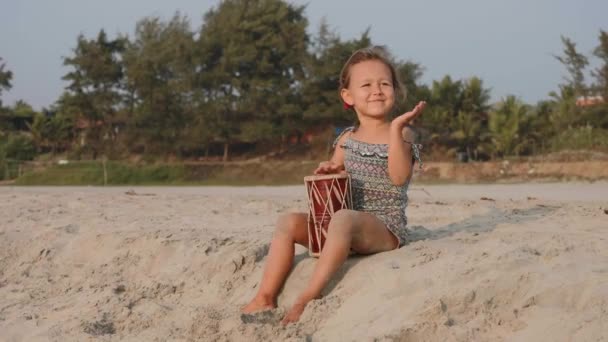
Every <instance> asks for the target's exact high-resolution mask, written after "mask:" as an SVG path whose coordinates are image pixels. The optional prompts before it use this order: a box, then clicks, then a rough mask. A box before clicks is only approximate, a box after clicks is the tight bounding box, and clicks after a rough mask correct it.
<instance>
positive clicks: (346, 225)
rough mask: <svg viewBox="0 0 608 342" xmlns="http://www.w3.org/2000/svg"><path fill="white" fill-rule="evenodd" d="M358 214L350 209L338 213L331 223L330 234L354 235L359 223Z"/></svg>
mask: <svg viewBox="0 0 608 342" xmlns="http://www.w3.org/2000/svg"><path fill="white" fill-rule="evenodd" d="M357 215H358V212H357V211H355V210H350V209H342V210H340V211H338V212H336V213H335V214H334V215H333V216H332V218H331V221H330V222H329V227H328V233H329V234H331V233H332V232H334V233H339V234H349V235H352V234H353V231H354V229H355V225H356V223H357Z"/></svg>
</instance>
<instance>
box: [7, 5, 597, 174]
mask: <svg viewBox="0 0 608 342" xmlns="http://www.w3.org/2000/svg"><path fill="white" fill-rule="evenodd" d="M203 19H204V20H203V24H202V25H201V27H200V28H197V29H195V30H192V29H191V27H190V21H189V19H188V18H187V17H186V16H182V15H180V14H179V12H178V13H176V14H175V15H174V16H173V17H172V18H171V19H169V20H168V21H163V20H161V19H160V18H156V17H149V18H143V19H142V20H140V21H138V22H137V24H136V27H135V34H134V36H133V37H131V38H129V37H127V36H123V35H118V36H117V37H115V38H109V37H108V36H107V35H106V33H105V31H104V30H100V31H99V33H98V34H97V35H96V37H94V38H92V39H89V38H85V37H84V36H82V35H80V36H78V38H77V41H76V47H75V48H74V49H73V50H72V51H71V52H70V53H69V56H68V57H66V58H65V59H64V65H65V66H67V67H68V68H69V72H68V73H67V74H66V75H65V76H64V78H63V79H64V80H66V81H67V82H68V86H67V87H66V90H65V92H64V93H63V94H62V95H61V97H60V98H59V99H58V100H57V102H56V103H55V104H54V105H53V106H52V108H51V109H49V110H43V114H42V113H36V111H34V110H33V108H32V107H31V106H29V105H28V104H27V103H25V102H23V101H18V102H17V103H16V104H15V105H14V106H13V107H12V108H5V107H2V103H1V102H0V134H3V133H4V132H10V133H11V134H8V135H7V134H4V135H3V136H2V138H1V139H0V140H1V143H0V158H3V159H0V161H1V160H7V158H14V157H15V156H20V158H31V155H32V153H33V152H32V147H33V148H34V151H35V152H36V153H39V154H41V153H46V154H48V155H49V156H50V158H52V157H53V156H55V155H56V154H57V153H63V152H66V155H67V156H68V157H69V158H70V159H72V158H75V159H88V158H93V159H95V158H96V157H97V156H99V155H104V156H105V157H108V156H110V159H121V158H125V157H129V156H131V155H132V154H139V155H140V157H141V158H143V160H149V161H160V160H165V161H167V160H174V159H175V158H178V159H179V158H183V157H193V158H198V157H201V155H204V156H207V155H209V154H210V155H211V157H213V158H219V156H220V154H221V153H223V158H224V160H227V159H228V157H229V156H231V155H232V153H234V152H233V151H232V150H231V149H235V148H242V150H240V152H239V153H240V154H241V156H244V155H245V153H250V152H244V151H255V153H260V151H262V150H264V148H266V147H267V146H271V148H273V149H275V151H272V152H283V151H287V150H288V147H287V146H285V144H284V143H285V142H288V141H300V138H301V137H302V136H304V134H309V133H310V132H318V131H321V130H324V129H328V128H331V127H337V126H338V127H339V126H346V125H351V124H354V123H355V122H356V115H355V114H354V113H353V112H352V111H351V110H344V109H343V108H342V103H341V100H340V96H339V90H338V86H339V80H338V77H339V74H340V71H341V68H342V66H343V63H344V62H345V61H346V59H347V58H348V57H349V56H350V55H351V53H352V52H353V51H354V50H357V49H360V48H363V47H368V46H371V45H373V44H372V40H371V38H370V30H369V29H367V30H364V31H363V32H362V33H361V35H360V36H358V37H356V38H354V39H351V40H343V39H341V38H340V37H339V36H338V35H337V34H336V33H335V32H334V31H333V30H332V29H331V27H330V25H329V24H328V23H327V22H326V21H325V20H323V21H322V22H321V24H320V26H319V28H318V31H317V32H316V33H315V34H314V35H311V36H309V35H308V34H307V26H308V20H307V19H306V17H305V16H304V6H297V5H293V4H291V3H289V2H287V1H284V0H226V1H221V2H219V3H218V5H217V6H216V7H214V8H212V9H211V10H209V11H208V12H207V13H205V14H204V18H203ZM562 42H563V45H564V46H563V50H562V51H561V52H560V55H559V56H555V58H556V59H557V60H559V61H560V62H561V63H562V64H563V65H564V67H565V70H566V72H567V77H566V78H565V82H563V84H559V85H558V86H557V88H556V91H555V92H552V93H551V94H550V96H549V98H548V99H546V100H543V101H541V102H539V103H538V104H537V105H536V106H529V105H526V104H524V103H522V102H521V101H519V100H517V99H516V98H514V97H507V98H506V99H505V100H504V101H503V102H501V103H499V104H497V105H496V106H494V108H492V107H491V106H490V103H489V101H490V89H489V88H486V87H485V85H484V82H483V80H481V79H480V78H478V77H471V78H468V79H453V78H452V77H450V75H446V76H445V77H443V78H441V79H438V80H434V81H432V83H431V84H430V85H425V84H421V83H420V78H421V77H422V75H423V72H424V67H423V66H422V64H420V63H417V62H414V61H409V60H408V61H402V60H399V59H397V58H392V59H393V61H394V63H395V66H396V70H397V73H398V74H399V76H400V77H401V79H402V81H403V83H404V85H405V88H406V93H407V97H406V99H405V101H404V102H402V103H401V102H398V103H397V106H396V108H395V113H393V114H396V113H403V112H405V111H408V110H410V109H411V108H412V107H413V106H414V105H415V104H416V103H417V102H418V101H421V100H425V101H427V103H428V106H427V109H426V110H425V113H424V114H423V115H422V116H421V117H420V118H419V119H418V120H417V121H418V122H416V123H415V124H416V126H417V129H418V132H419V133H420V136H421V140H422V143H423V144H425V151H429V150H430V151H434V152H435V155H442V156H443V158H445V156H446V155H447V156H450V155H451V154H453V153H455V152H460V153H462V152H464V153H466V154H467V155H468V157H469V159H473V160H479V159H485V158H489V157H506V156H511V155H526V154H534V153H545V152H552V151H554V150H558V149H562V148H572V147H573V146H577V147H580V148H591V149H597V148H599V149H603V148H604V146H605V144H604V143H605V131H606V130H608V105H606V104H604V105H601V104H599V105H595V106H590V107H581V106H577V104H576V100H577V99H579V97H580V96H587V95H589V96H596V95H600V96H603V97H604V99H607V98H608V34H607V33H606V32H605V31H601V30H600V34H599V45H598V46H597V47H596V48H595V49H594V50H593V55H594V56H595V57H597V58H598V59H599V61H600V65H599V66H598V67H597V68H596V69H594V70H591V75H592V76H593V83H592V84H588V83H586V80H585V75H586V69H585V68H586V67H587V66H588V65H589V61H588V59H587V57H586V56H585V55H583V54H581V53H580V52H579V51H577V49H576V44H575V43H574V42H573V41H571V40H570V39H568V38H565V37H562ZM1 62H2V60H1V59H0V95H1V94H2V91H6V90H8V89H10V88H11V86H12V84H11V81H12V77H13V75H12V72H10V71H9V70H6V68H5V64H3V63H1ZM26 124H27V128H29V132H28V134H29V135H28V136H23V135H17V134H13V133H14V132H15V131H18V130H21V131H24V130H25V127H26ZM330 130H331V131H332V132H333V129H330ZM9 137H10V138H9ZM2 139H3V140H2ZM9 140H10V144H9ZM330 140H331V139H330ZM319 141H320V140H317V141H314V142H313V144H312V147H310V148H311V149H314V148H315V146H314V144H319ZM568 142H570V143H571V144H570V145H572V146H569V144H568ZM322 144H323V145H325V142H322ZM243 146H245V147H243ZM300 147H302V146H300ZM321 149H323V148H321ZM49 152H50V153H49ZM265 152H268V151H267V150H266V151H265ZM9 155H10V156H11V157H9ZM5 164H6V162H5ZM110 164H112V163H109V164H108V165H110ZM84 165H86V164H83V167H82V169H83V170H86V169H87V168H86V167H85V166H84ZM95 165H97V164H95ZM66 167H67V166H66ZM69 167H74V166H69ZM69 167H67V168H64V169H62V168H59V167H58V168H57V170H59V171H57V172H58V173H60V171H61V170H63V171H66V170H71V169H70V168H69ZM110 167H111V169H112V172H114V173H115V177H114V178H115V179H119V180H121V181H125V182H135V183H137V182H140V180H138V179H139V178H137V177H141V181H142V182H146V181H148V180H152V181H155V180H158V181H161V180H162V179H165V178H163V177H165V176H166V177H168V178H166V179H178V178H179V176H176V175H175V174H173V173H172V172H174V171H170V170H166V169H161V168H159V169H154V171H152V170H148V171H145V172H147V173H146V174H145V175H140V176H137V177H135V179H130V178H128V177H127V176H126V175H127V174H129V175H131V174H137V172H139V171H133V170H131V169H128V171H124V169H122V168H123V166H121V165H112V166H110ZM124 167H127V166H124ZM128 167H130V166H128ZM143 169H146V168H142V170H143ZM52 170H55V169H54V168H53V169H52ZM90 170H93V169H90ZM95 170H97V169H95ZM121 170H123V171H121ZM171 170H173V169H171ZM0 171H1V170H0ZM224 171H226V170H224ZM52 172H55V171H52ZM70 172H72V171H70ZM87 172H88V173H87ZM142 172H144V171H142ZM78 174H80V175H81V176H78V177H81V178H78V177H76V176H75V177H74V179H72V180H73V181H76V182H82V183H86V182H98V181H99V177H100V176H99V175H100V174H99V171H98V170H97V171H86V172H84V171H83V172H79V173H78ZM85 174H88V176H87V175H85ZM121 175H122V176H121ZM66 177H68V178H69V176H66ZM129 177H130V176H129ZM218 179H219V178H218ZM216 180H217V179H216ZM65 181H66V182H67V181H68V179H66V180H65ZM95 184H99V183H95Z"/></svg>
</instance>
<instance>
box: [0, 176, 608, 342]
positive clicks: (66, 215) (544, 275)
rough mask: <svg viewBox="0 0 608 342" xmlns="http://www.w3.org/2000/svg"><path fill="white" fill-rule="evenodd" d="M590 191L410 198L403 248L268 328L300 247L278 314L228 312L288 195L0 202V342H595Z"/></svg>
mask: <svg viewBox="0 0 608 342" xmlns="http://www.w3.org/2000/svg"><path fill="white" fill-rule="evenodd" d="M548 188H550V191H549V190H547V189H548ZM575 192H576V193H577V194H578V195H577V196H578V197H577V198H576V200H575V201H566V199H568V198H572V197H571V196H569V194H572V193H575ZM602 193H603V194H606V193H608V184H606V183H595V184H556V185H554V186H551V185H547V184H543V185H504V186H502V187H495V186H494V187H484V186H461V187H457V188H453V187H450V186H436V187H431V186H428V187H424V189H422V188H418V189H416V188H414V189H412V191H411V192H410V195H411V201H410V203H411V204H410V207H409V209H408V215H409V217H410V223H411V229H412V241H411V242H410V243H409V244H408V245H406V246H405V247H403V248H401V249H399V250H396V251H392V252H387V253H382V254H377V255H373V256H369V257H352V258H350V259H349V260H348V261H347V263H346V264H345V265H344V267H343V268H342V269H341V270H340V271H339V272H338V274H337V275H336V276H335V277H334V279H332V281H331V283H330V284H329V285H328V287H327V288H326V289H325V291H324V296H323V298H322V299H319V300H315V301H313V302H311V303H310V304H309V305H308V307H307V308H306V311H305V312H304V314H303V316H302V317H301V320H300V322H298V323H296V324H292V325H289V326H287V327H282V326H281V325H280V324H278V322H279V321H280V319H281V318H282V316H283V314H284V312H285V309H286V308H288V307H289V305H290V304H291V303H292V302H293V301H294V300H295V298H296V296H297V295H298V294H299V291H301V290H302V289H303V288H304V286H305V285H306V283H307V281H308V279H309V277H310V275H311V274H312V272H313V269H314V266H315V263H316V259H314V258H310V257H308V256H307V254H306V252H305V250H304V249H302V248H299V249H297V253H298V255H297V256H296V261H295V266H294V269H293V271H292V273H291V274H290V276H289V278H288V280H287V282H286V284H285V287H284V290H283V292H282V293H281V295H280V296H279V299H278V302H279V308H277V309H275V310H271V311H267V312H263V313H256V314H253V315H242V314H241V313H240V311H239V308H240V307H241V306H242V305H244V304H245V303H246V302H247V300H249V299H250V298H251V297H252V295H253V294H254V293H255V291H256V289H257V286H258V284H259V281H260V277H261V273H262V268H263V265H264V261H265V258H266V255H267V253H268V247H269V245H268V243H269V241H270V237H271V234H272V230H273V226H274V220H275V219H276V217H277V215H278V213H280V212H283V211H289V210H301V211H303V210H305V209H306V203H305V201H304V200H303V196H304V189H303V188H302V187H277V188H265V187H260V188H105V189H104V188H13V187H3V188H0V203H2V204H0V210H1V212H2V216H1V221H0V222H1V223H0V331H1V332H2V333H1V338H0V340H2V341H48V340H51V341H65V340H78V341H86V340H126V341H166V340H172V341H241V340H243V341H265V340H277V341H311V340H312V341H338V340H340V341H351V340H357V341H471V340H481V341H488V340H492V341H501V340H522V341H534V340H550V341H572V340H576V341H601V340H602V339H604V340H605V339H607V338H608V325H606V324H607V323H606V322H608V234H607V232H608V231H607V229H608V225H606V222H607V220H608V214H606V210H607V209H608V199H606V198H605V196H602V195H601V194H602ZM480 194H482V195H483V196H480ZM598 194H599V195H598ZM482 198H483V199H482Z"/></svg>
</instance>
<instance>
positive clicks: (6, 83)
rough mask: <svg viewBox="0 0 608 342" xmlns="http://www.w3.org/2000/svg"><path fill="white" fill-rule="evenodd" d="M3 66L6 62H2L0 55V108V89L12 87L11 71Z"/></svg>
mask: <svg viewBox="0 0 608 342" xmlns="http://www.w3.org/2000/svg"><path fill="white" fill-rule="evenodd" d="M5 67H6V63H2V57H0V110H1V109H2V91H3V90H10V89H11V88H12V84H11V80H12V79H13V72H12V71H10V70H5Z"/></svg>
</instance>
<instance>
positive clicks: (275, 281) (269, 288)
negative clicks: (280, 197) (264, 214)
mask: <svg viewBox="0 0 608 342" xmlns="http://www.w3.org/2000/svg"><path fill="white" fill-rule="evenodd" d="M307 219H308V216H307V214H304V213H290V214H286V215H282V216H280V217H279V220H278V222H277V227H276V230H275V233H274V236H273V237H272V241H271V243H270V251H269V252H268V260H267V261H266V266H265V267H264V275H263V276H262V283H261V284H260V288H259V290H258V293H257V294H256V295H255V297H254V298H253V299H252V300H251V302H250V303H249V304H247V305H246V306H244V307H243V308H242V309H241V312H243V313H252V312H255V311H260V310H266V309H272V308H275V307H276V303H275V300H276V298H277V295H278V293H279V290H280V289H281V286H283V283H284V282H285V278H287V274H288V273H289V270H290V269H291V264H292V263H293V257H294V252H295V248H294V243H298V244H300V245H303V246H305V247H308V223H307Z"/></svg>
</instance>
